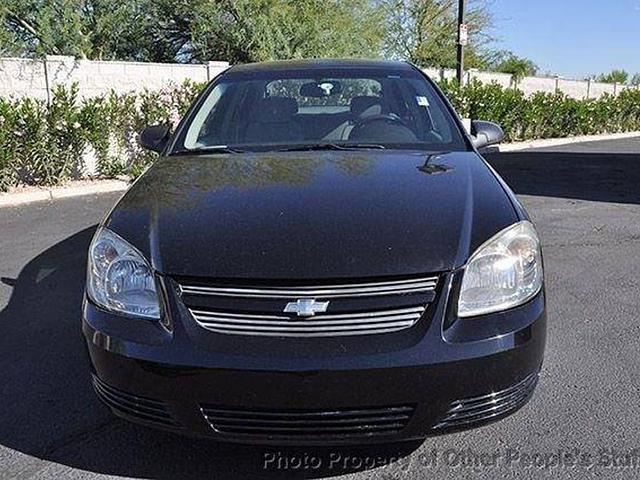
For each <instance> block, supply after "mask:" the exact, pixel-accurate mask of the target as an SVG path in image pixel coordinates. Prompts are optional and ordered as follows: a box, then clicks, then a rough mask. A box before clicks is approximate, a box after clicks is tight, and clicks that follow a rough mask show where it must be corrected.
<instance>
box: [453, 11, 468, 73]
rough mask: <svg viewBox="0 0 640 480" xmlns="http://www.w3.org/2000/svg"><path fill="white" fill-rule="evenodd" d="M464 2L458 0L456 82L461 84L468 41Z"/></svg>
mask: <svg viewBox="0 0 640 480" xmlns="http://www.w3.org/2000/svg"><path fill="white" fill-rule="evenodd" d="M464 2H465V0H458V42H457V43H458V55H457V72H456V77H457V78H458V84H459V85H461V86H462V82H463V80H464V46H465V45H466V44H467V42H468V37H467V35H468V32H467V25H466V24H465V23H464Z"/></svg>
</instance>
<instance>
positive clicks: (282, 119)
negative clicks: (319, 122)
mask: <svg viewBox="0 0 640 480" xmlns="http://www.w3.org/2000/svg"><path fill="white" fill-rule="evenodd" d="M296 113H298V102H296V101H295V99H293V98H290V97H266V98H263V99H262V100H260V101H259V102H258V104H257V105H256V106H255V108H254V109H253V110H252V113H251V120H250V121H249V124H248V125H247V129H246V132H245V141H246V142H247V143H272V142H299V141H302V140H303V139H304V136H303V132H302V128H301V127H300V125H299V124H298V123H297V122H296V121H295V119H294V115H295V114H296Z"/></svg>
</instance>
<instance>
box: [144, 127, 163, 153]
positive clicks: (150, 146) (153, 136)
mask: <svg viewBox="0 0 640 480" xmlns="http://www.w3.org/2000/svg"><path fill="white" fill-rule="evenodd" d="M170 132H171V130H170V129H169V126H168V125H151V126H149V127H146V128H145V129H144V130H142V132H140V135H138V144H139V145H140V146H141V147H142V148H146V149H147V150H152V151H154V152H158V153H160V152H162V150H164V147H166V146H167V142H168V141H169V133H170Z"/></svg>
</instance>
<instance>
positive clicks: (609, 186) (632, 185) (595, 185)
mask: <svg viewBox="0 0 640 480" xmlns="http://www.w3.org/2000/svg"><path fill="white" fill-rule="evenodd" d="M484 157H485V158H486V159H487V160H488V161H489V163H490V164H491V165H492V166H493V167H494V168H495V169H496V170H497V171H498V173H499V174H500V176H502V178H504V180H505V181H506V182H507V183H508V184H509V185H510V186H511V188H512V189H513V191H514V192H515V193H516V194H518V195H538V196H543V197H558V198H575V199H580V200H591V201H596V202H616V203H640V188H639V185H640V152H639V153H638V154H630V153H625V154H620V153H619V154H615V153H577V152H576V153H570V152H546V151H545V152H542V151H522V152H509V153H490V154H485V155H484Z"/></svg>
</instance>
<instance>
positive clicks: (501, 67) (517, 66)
mask: <svg viewBox="0 0 640 480" xmlns="http://www.w3.org/2000/svg"><path fill="white" fill-rule="evenodd" d="M490 68H491V69H492V70H495V71H497V72H502V73H509V74H511V75H512V76H513V78H514V79H515V80H516V81H518V80H520V79H522V78H524V77H532V76H534V75H536V73H538V66H537V65H536V64H535V63H534V62H533V61H532V60H529V59H528V58H523V57H518V56H517V55H516V54H514V53H513V52H510V51H506V50H503V51H501V52H497V53H496V55H495V58H494V59H493V60H492V61H491V63H490Z"/></svg>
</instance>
